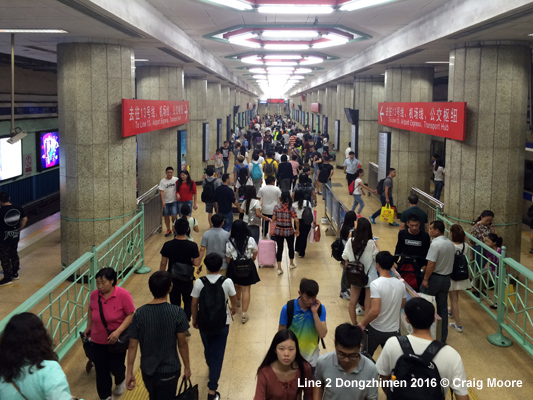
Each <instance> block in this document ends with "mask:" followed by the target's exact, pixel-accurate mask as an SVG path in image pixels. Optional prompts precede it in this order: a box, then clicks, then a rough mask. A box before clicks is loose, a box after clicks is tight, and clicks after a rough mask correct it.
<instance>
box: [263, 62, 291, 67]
mask: <svg viewBox="0 0 533 400" xmlns="http://www.w3.org/2000/svg"><path fill="white" fill-rule="evenodd" d="M265 65H269V66H280V67H283V66H291V65H298V63H297V62H296V61H285V62H283V61H267V62H265Z"/></svg>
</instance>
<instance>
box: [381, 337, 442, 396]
mask: <svg viewBox="0 0 533 400" xmlns="http://www.w3.org/2000/svg"><path fill="white" fill-rule="evenodd" d="M397 338H398V341H399V342H400V346H401V347H402V350H403V354H402V356H401V357H400V358H398V361H396V365H395V366H394V369H393V370H392V376H393V380H395V381H397V382H404V383H405V384H403V385H398V386H394V391H392V390H391V391H390V392H389V395H388V396H387V399H389V400H427V399H431V400H444V398H445V396H444V394H443V393H442V386H441V384H440V374H439V370H438V368H437V366H436V365H435V363H434V362H433V358H435V356H436V355H437V353H438V352H439V350H440V349H442V348H443V347H444V346H445V345H444V344H443V343H442V342H440V341H438V340H434V341H433V342H431V343H430V345H429V346H428V347H427V348H426V350H425V351H424V353H423V354H422V355H417V354H415V352H414V351H413V347H412V346H411V343H410V342H409V339H408V338H407V337H406V336H397ZM413 381H414V383H415V384H414V385H413ZM418 382H424V384H418Z"/></svg>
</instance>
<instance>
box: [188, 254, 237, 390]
mask: <svg viewBox="0 0 533 400" xmlns="http://www.w3.org/2000/svg"><path fill="white" fill-rule="evenodd" d="M204 264H205V266H206V268H207V275H206V276H205V278H206V279H207V280H208V281H209V282H210V283H212V284H216V283H217V282H218V281H219V279H221V282H222V289H223V290H224V306H223V309H225V311H222V312H225V313H226V325H225V327H224V328H223V329H222V330H221V331H220V332H218V331H217V332H210V331H207V330H206V329H207V328H206V327H202V326H201V325H200V326H199V325H198V323H199V321H200V322H201V321H202V320H204V319H203V318H200V319H199V318H198V312H199V311H200V312H201V311H202V310H199V304H200V295H201V293H202V290H203V289H204V282H203V280H204V278H200V279H197V280H196V282H195V283H194V287H193V289H192V293H191V296H192V304H191V312H192V313H191V316H192V326H193V327H195V328H196V329H199V330H200V337H201V338H202V343H203V345H204V349H205V351H204V355H205V358H206V360H205V361H206V362H207V365H208V367H209V381H208V383H207V388H208V393H207V399H208V400H216V399H220V393H218V392H217V391H216V390H217V389H218V380H219V379H220V372H221V371H222V363H223V362H224V353H225V352H226V342H227V339H228V333H229V323H230V314H229V311H228V307H226V303H227V302H228V298H229V300H230V301H231V315H235V313H236V312H237V292H236V291H235V286H234V284H233V281H232V280H231V279H230V278H226V277H224V276H222V275H220V267H222V257H221V256H220V254H217V253H211V254H208V255H207V256H206V257H205V259H204ZM206 283H207V281H206ZM211 293H212V292H211ZM221 308H222V307H221ZM217 309H218V307H217ZM210 329H212V327H210Z"/></svg>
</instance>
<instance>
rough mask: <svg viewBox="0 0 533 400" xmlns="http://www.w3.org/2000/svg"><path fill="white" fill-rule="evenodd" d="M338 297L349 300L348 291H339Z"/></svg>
mask: <svg viewBox="0 0 533 400" xmlns="http://www.w3.org/2000/svg"><path fill="white" fill-rule="evenodd" d="M339 297H340V298H341V299H344V300H348V301H350V292H341V293H340V294H339Z"/></svg>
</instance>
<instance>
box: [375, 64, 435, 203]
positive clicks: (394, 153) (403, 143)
mask: <svg viewBox="0 0 533 400" xmlns="http://www.w3.org/2000/svg"><path fill="white" fill-rule="evenodd" d="M433 75H434V69H433V67H425V66H423V67H417V66H400V67H390V68H387V69H386V70H385V101H390V102H431V101H433ZM384 131H390V132H391V133H392V135H391V160H390V166H391V167H392V168H396V171H397V176H396V178H395V179H394V190H393V198H394V203H395V205H396V207H397V210H398V212H402V211H403V210H405V209H407V208H408V207H409V205H408V202H407V197H409V194H410V191H411V187H416V188H419V189H420V190H423V191H424V192H426V193H429V176H430V169H431V167H430V164H429V156H430V155H429V148H430V141H431V139H430V138H431V137H430V136H429V135H426V134H423V133H417V132H412V131H406V130H402V129H395V128H389V127H384Z"/></svg>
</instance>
